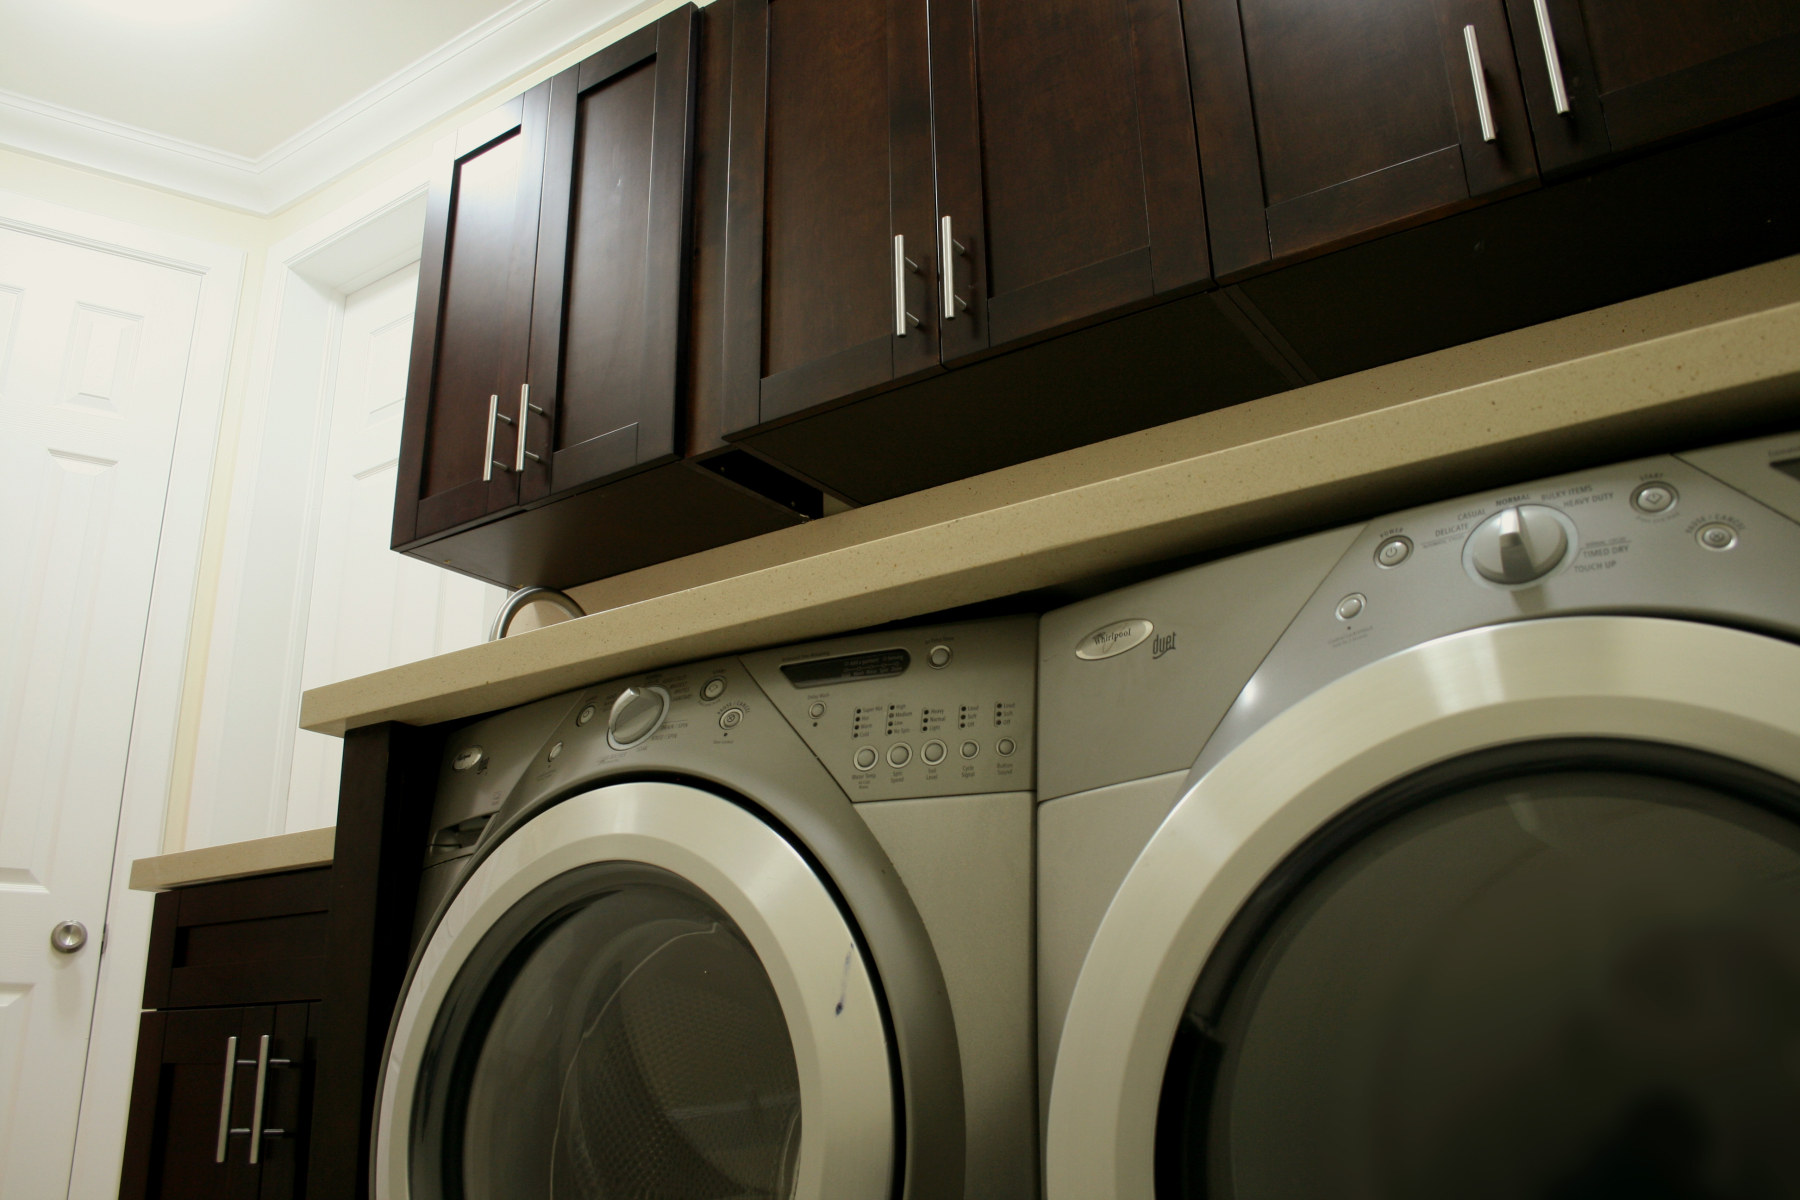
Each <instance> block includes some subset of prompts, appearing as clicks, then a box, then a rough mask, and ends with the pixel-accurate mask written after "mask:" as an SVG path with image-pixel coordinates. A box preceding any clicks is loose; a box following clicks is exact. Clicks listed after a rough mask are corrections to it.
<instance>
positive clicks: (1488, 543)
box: [1468, 504, 1569, 586]
mask: <svg viewBox="0 0 1800 1200" xmlns="http://www.w3.org/2000/svg"><path fill="white" fill-rule="evenodd" d="M1568 552H1569V534H1568V531H1567V530H1566V529H1564V527H1563V521H1562V516H1561V514H1560V513H1558V512H1557V511H1556V510H1555V509H1553V508H1550V507H1548V506H1546V505H1542V504H1520V505H1518V506H1516V507H1513V508H1506V509H1502V510H1501V511H1499V512H1497V513H1495V514H1494V515H1493V516H1491V517H1489V518H1488V519H1487V520H1485V521H1483V522H1482V523H1481V524H1480V525H1477V526H1476V527H1475V532H1474V533H1472V534H1470V535H1469V547H1468V555H1469V565H1470V566H1472V567H1474V568H1475V571H1476V573H1477V574H1479V575H1480V576H1481V577H1482V578H1483V579H1486V580H1488V581H1489V582H1490V583H1500V584H1512V585H1514V586H1516V585H1519V584H1525V583H1531V582H1533V581H1535V580H1539V579H1542V578H1543V577H1544V576H1546V575H1548V574H1549V573H1550V572H1551V571H1554V570H1555V569H1556V568H1557V566H1558V565H1559V564H1560V563H1561V562H1562V560H1563V556H1564V555H1565V554H1567V553H1568Z"/></svg>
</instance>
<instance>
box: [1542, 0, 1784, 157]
mask: <svg viewBox="0 0 1800 1200" xmlns="http://www.w3.org/2000/svg"><path fill="white" fill-rule="evenodd" d="M1507 12H1508V14H1509V15H1510V16H1511V18H1512V30H1513V38H1514V43H1515V45H1516V47H1517V52H1518V57H1519V70H1520V72H1521V74H1522V76H1523V78H1524V81H1525V99H1526V103H1527V104H1528V105H1529V106H1530V110H1531V124H1532V129H1533V132H1534V133H1535V134H1536V135H1537V143H1538V156H1539V159H1540V160H1541V162H1542V164H1543V168H1544V170H1545V171H1546V172H1551V171H1559V170H1562V169H1564V168H1567V167H1572V166H1575V165H1578V164H1581V163H1583V162H1586V161H1588V160H1590V159H1593V158H1596V157H1599V156H1601V155H1604V154H1608V153H1612V152H1615V151H1622V150H1630V149H1635V148H1637V147H1640V146H1645V145H1648V144H1650V143H1652V142H1657V141H1661V140H1663V139H1666V138H1669V137H1674V136H1677V135H1680V134H1683V133H1688V132H1691V131H1694V130H1698V129H1703V128H1705V127H1706V126H1708V125H1712V124H1714V123H1716V122H1719V121H1723V120H1727V119H1729V118H1732V117H1738V116H1742V115H1745V114H1747V113H1751V112H1755V111H1756V110H1758V109H1761V108H1765V107H1767V106H1769V105H1771V104H1775V103H1777V102H1779V101H1782V100H1787V99H1791V98H1792V97H1794V96H1796V95H1800V0H1706V2H1704V3H1696V2H1695V0H1507Z"/></svg>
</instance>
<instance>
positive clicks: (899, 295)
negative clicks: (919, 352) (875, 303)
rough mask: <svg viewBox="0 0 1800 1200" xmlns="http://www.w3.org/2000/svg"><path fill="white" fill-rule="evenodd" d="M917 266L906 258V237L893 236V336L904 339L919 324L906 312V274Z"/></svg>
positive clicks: (916, 319) (915, 269)
mask: <svg viewBox="0 0 1800 1200" xmlns="http://www.w3.org/2000/svg"><path fill="white" fill-rule="evenodd" d="M918 269H919V264H918V263H916V262H914V261H913V260H912V259H910V258H908V257H906V235H905V234H904V233H896V234H895V235H894V336H895V337H905V336H906V334H907V331H908V330H909V329H911V328H912V327H913V326H914V325H917V324H918V323H919V318H917V317H915V316H913V315H912V314H911V313H909V312H907V311H906V273H907V272H908V271H917V270H918Z"/></svg>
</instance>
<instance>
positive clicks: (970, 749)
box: [962, 742, 981, 758]
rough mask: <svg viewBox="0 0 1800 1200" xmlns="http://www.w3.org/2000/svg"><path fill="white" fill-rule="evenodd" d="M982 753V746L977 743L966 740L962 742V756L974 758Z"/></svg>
mask: <svg viewBox="0 0 1800 1200" xmlns="http://www.w3.org/2000/svg"><path fill="white" fill-rule="evenodd" d="M980 753H981V747H980V746H979V745H978V744H977V743H975V742H964V743H963V744H962V756H963V757H964V758H974V757H975V756H976V755H977V754H980Z"/></svg>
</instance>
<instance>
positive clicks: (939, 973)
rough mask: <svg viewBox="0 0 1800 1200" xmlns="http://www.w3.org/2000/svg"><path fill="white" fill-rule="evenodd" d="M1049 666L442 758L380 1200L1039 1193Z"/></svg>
mask: <svg viewBox="0 0 1800 1200" xmlns="http://www.w3.org/2000/svg"><path fill="white" fill-rule="evenodd" d="M1036 644H1037V643H1036V621H1035V619H1033V618H1029V617H1024V618H1016V619H1002V620H997V621H984V622H970V623H961V624H950V625H942V626H935V627H927V628H918V629H908V630H903V631H899V632H892V633H878V634H871V635H864V636H856V637H849V638H840V639H836V640H833V641H828V642H820V643H815V644H812V645H807V646H802V647H797V648H793V649H786V650H775V651H767V652H763V653H757V654H750V655H745V656H742V657H739V658H724V659H718V660H715V661H711V662H703V663H696V664H692V665H688V666H683V667H679V668H675V669H671V670H665V671H658V672H654V673H651V674H648V675H644V676H640V677H637V678H632V679H626V680H620V681H616V682H614V683H611V684H608V685H604V686H599V687H594V688H588V689H583V690H582V691H580V692H574V693H570V694H568V695H566V696H561V697H556V698H553V699H551V700H546V701H542V702H539V703H538V704H536V705H533V706H530V707H528V708H525V709H520V710H515V711H514V712H513V713H510V714H502V715H501V716H499V717H497V718H493V719H491V720H489V721H485V722H481V723H478V724H476V725H472V726H469V727H467V728H466V729H464V730H462V731H461V732H460V733H458V734H456V735H453V737H452V738H451V740H450V742H449V745H448V747H447V750H446V754H445V762H444V767H443V776H442V778H443V785H442V787H441V789H440V798H439V806H438V808H439V811H438V813H437V814H436V816H435V817H434V820H433V834H432V843H433V844H432V847H431V849H430V851H429V852H428V853H429V857H428V864H429V865H428V868H427V872H426V880H427V882H426V887H427V897H426V898H425V904H426V906H427V907H428V908H430V910H431V911H430V914H429V916H427V917H425V918H424V922H423V924H424V928H425V930H426V931H427V932H426V933H425V936H424V938H423V941H422V943H421V945H420V948H419V950H418V951H417V953H416V955H415V958H414V961H413V963H412V966H411V970H410V973H409V976H408V979H407V982H406V985H405V988H404V991H403V993H402V999H401V1002H400V1005H399V1009H398V1011H397V1013H396V1015H395V1018H394V1021H393V1025H392V1028H391V1031H390V1035H389V1041H388V1046H387V1050H386V1054H385V1058H384V1061H383V1071H382V1082H381V1090H380V1098H379V1102H378V1106H377V1115H376V1131H375V1145H374V1152H373V1165H372V1170H373V1175H374V1180H373V1182H374V1194H375V1195H376V1196H377V1197H380V1198H382V1200H403V1198H408V1200H426V1198H429V1200H442V1198H446V1197H458V1198H466V1200H483V1198H495V1200H498V1198H505V1200H535V1198H538V1197H543V1198H546V1200H547V1198H549V1197H556V1198H558V1200H562V1198H565V1197H576V1198H582V1200H628V1198H629V1200H635V1198H640V1197H641V1198H646V1200H648V1198H651V1197H655V1198H658V1200H664V1198H667V1200H678V1198H682V1197H694V1198H700V1197H720V1198H723V1197H746V1198H748V1197H768V1198H771V1200H776V1198H779V1200H786V1198H789V1197H795V1198H803V1200H889V1198H890V1197H913V1198H917V1200H944V1198H949V1200H954V1198H956V1197H969V1198H970V1200H973V1198H976V1197H980V1198H981V1200H995V1198H1003V1200H1034V1198H1035V1197H1036V1195H1037V1186H1036V1170H1035V1168H1036V1158H1037V1155H1036V1148H1035V1145H1036V1142H1035V1134H1036V1129H1035V1120H1034V1117H1033V1105H1034V1100H1035V1093H1036V1088H1035V1079H1034V1075H1033V1061H1032V1028H1033V1025H1032V1021H1033V1004H1032V995H1031V989H1032V972H1031V933H1030V930H1031V905H1032V894H1031V870H1032V861H1031V853H1032V851H1031V846H1032V816H1033V804H1034V798H1033V795H1032V764H1033V758H1034V741H1033V737H1032V710H1033V700H1034V686H1035V673H1034V666H1035V656H1036ZM432 894H437V895H440V896H441V897H442V898H441V899H438V900H436V901H435V902H434V901H433V900H432V898H431V896H432Z"/></svg>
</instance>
